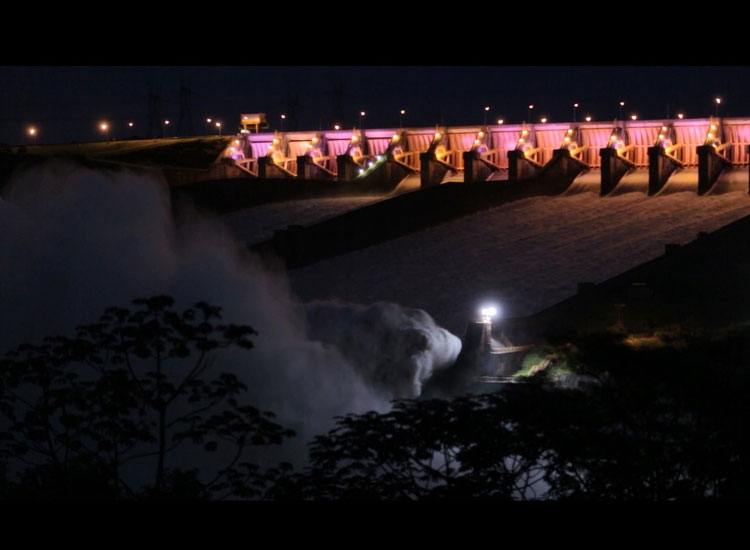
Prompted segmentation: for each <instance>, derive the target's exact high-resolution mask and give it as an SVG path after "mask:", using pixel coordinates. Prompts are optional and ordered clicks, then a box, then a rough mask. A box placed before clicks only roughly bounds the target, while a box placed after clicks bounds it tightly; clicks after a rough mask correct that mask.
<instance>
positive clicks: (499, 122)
mask: <svg viewBox="0 0 750 550" xmlns="http://www.w3.org/2000/svg"><path fill="white" fill-rule="evenodd" d="M503 122H505V121H504V120H503V119H502V118H498V119H497V125H498V126H502V125H503Z"/></svg>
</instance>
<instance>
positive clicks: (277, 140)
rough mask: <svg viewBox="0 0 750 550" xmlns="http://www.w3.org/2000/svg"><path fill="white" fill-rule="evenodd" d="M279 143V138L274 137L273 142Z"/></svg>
mask: <svg viewBox="0 0 750 550" xmlns="http://www.w3.org/2000/svg"><path fill="white" fill-rule="evenodd" d="M277 143H279V138H276V137H275V138H273V144H274V145H276V144H277Z"/></svg>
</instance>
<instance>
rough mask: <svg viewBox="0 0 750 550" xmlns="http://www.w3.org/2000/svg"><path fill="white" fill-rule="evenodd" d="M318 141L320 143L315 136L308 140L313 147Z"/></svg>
mask: <svg viewBox="0 0 750 550" xmlns="http://www.w3.org/2000/svg"><path fill="white" fill-rule="evenodd" d="M318 141H320V140H319V139H318V136H315V137H314V138H312V139H311V140H310V142H311V143H312V144H313V145H315V144H316V143H318Z"/></svg>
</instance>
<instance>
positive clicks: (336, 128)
mask: <svg viewBox="0 0 750 550" xmlns="http://www.w3.org/2000/svg"><path fill="white" fill-rule="evenodd" d="M333 129H334V130H341V125H339V124H334V125H333Z"/></svg>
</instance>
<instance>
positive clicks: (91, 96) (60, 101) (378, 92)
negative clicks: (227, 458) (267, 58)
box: [0, 66, 750, 145]
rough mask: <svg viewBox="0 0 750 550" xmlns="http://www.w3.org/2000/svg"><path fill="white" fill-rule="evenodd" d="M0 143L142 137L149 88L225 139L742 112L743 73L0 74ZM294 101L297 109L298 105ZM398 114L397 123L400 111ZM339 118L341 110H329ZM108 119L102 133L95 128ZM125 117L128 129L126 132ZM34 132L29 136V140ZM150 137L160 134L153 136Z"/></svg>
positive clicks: (400, 69)
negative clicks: (262, 131)
mask: <svg viewBox="0 0 750 550" xmlns="http://www.w3.org/2000/svg"><path fill="white" fill-rule="evenodd" d="M0 74H2V77H3V81H4V84H5V85H4V86H3V87H2V90H1V91H0V93H1V94H2V95H1V96H0V97H1V100H0V143H5V144H9V145H22V144H31V143H34V142H36V143H40V144H41V143H67V142H72V141H77V142H83V141H96V140H101V139H104V138H105V137H107V138H109V139H113V138H114V139H122V138H128V137H135V136H138V137H146V136H147V135H148V122H149V117H148V113H149V90H156V91H157V93H158V94H159V96H160V97H161V103H160V110H159V117H158V118H159V120H162V121H163V120H170V126H169V127H168V129H169V130H170V132H165V133H164V135H170V134H171V135H177V134H176V132H177V124H178V122H179V115H180V111H181V104H182V111H183V112H184V113H187V111H188V110H187V108H186V107H187V103H188V101H187V99H186V98H187V96H186V95H183V96H182V98H181V96H180V87H181V84H182V83H185V84H186V85H187V86H188V87H189V88H190V90H191V92H190V95H189V105H190V109H189V111H190V115H191V117H190V120H191V123H192V130H193V131H192V132H188V125H187V124H185V125H184V126H185V127H184V128H183V131H182V132H181V134H182V135H204V134H206V133H209V130H210V133H212V134H213V133H216V129H215V128H210V129H209V127H208V126H207V124H206V122H205V119H206V117H211V118H212V119H213V120H217V119H218V120H221V121H222V125H223V128H222V131H223V132H224V133H234V132H235V131H236V130H237V128H238V126H239V118H240V114H241V113H248V112H251V113H253V112H264V113H266V115H267V117H268V122H269V130H270V131H272V130H277V129H280V126H281V118H280V115H281V114H285V115H286V117H287V118H286V120H285V121H284V125H285V126H284V130H294V129H298V130H317V129H331V128H332V127H333V125H334V124H335V123H338V124H340V125H341V126H342V128H345V129H347V128H352V127H353V126H359V112H360V111H362V110H364V111H365V112H366V115H365V117H364V119H363V120H362V126H364V127H365V128H375V127H395V126H398V125H399V123H400V122H402V123H403V125H404V126H405V127H410V126H411V127H420V126H421V127H424V126H434V125H436V124H440V125H446V126H463V125H475V124H482V123H484V121H485V110H484V107H485V106H490V111H489V112H487V113H486V115H487V118H486V120H487V123H488V124H491V123H494V122H495V121H496V120H497V119H498V118H502V119H503V120H504V121H505V122H506V123H509V124H513V123H520V122H523V121H525V120H527V119H528V114H529V111H528V105H529V104H533V105H534V109H533V111H532V121H538V120H539V118H541V117H542V116H546V117H547V118H548V120H549V121H550V122H567V121H571V120H572V118H573V103H575V102H577V103H579V104H580V107H579V108H578V110H577V112H576V118H577V120H581V119H583V117H584V116H586V115H591V116H593V118H594V120H598V121H604V120H613V119H615V118H620V107H619V102H620V101H624V102H625V107H623V109H622V117H623V118H628V117H630V115H631V114H637V116H638V118H640V119H660V118H666V117H667V115H668V114H669V116H670V117H675V115H676V113H677V112H682V113H684V114H685V116H686V117H688V118H693V117H706V116H710V115H714V114H715V112H716V104H715V102H714V98H715V97H721V98H722V103H721V105H720V106H719V111H718V112H719V115H720V116H730V117H739V116H746V115H750V105H748V104H747V103H746V101H745V100H744V98H745V97H747V96H748V95H750V69H749V68H748V67H737V66H730V67H698V66H696V67H684V66H682V67H592V66H573V67H519V66H513V67H480V66H466V67H457V66H450V67H437V66H389V67H373V66H365V67H353V66H320V67H313V66H298V67H272V66H260V67H252V66H248V67H243V66H233V67H226V66H224V67H193V66H175V67H150V66H148V67H44V66H36V67H20V66H17V67H8V66H6V67H2V68H0ZM295 104H296V105H295ZM401 109H405V110H406V115H405V116H404V117H403V119H402V120H400V118H401V117H400V114H399V113H400V110H401ZM335 113H338V114H335ZM100 121H107V122H108V123H109V124H110V129H109V131H108V133H107V134H106V136H105V134H103V132H101V131H100V130H99V129H98V123H99V122H100ZM128 122H133V123H134V126H133V128H129V127H128V126H127V123H128ZM30 126H34V127H36V128H37V129H38V135H37V137H36V138H32V137H30V136H29V135H28V134H27V130H28V128H29V127H30ZM157 137H158V136H157Z"/></svg>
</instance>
